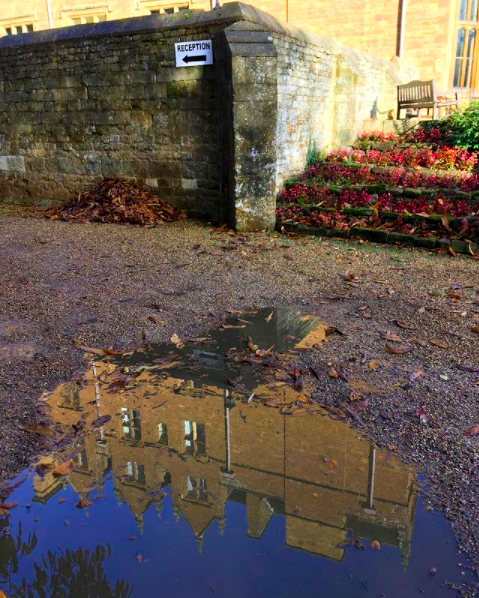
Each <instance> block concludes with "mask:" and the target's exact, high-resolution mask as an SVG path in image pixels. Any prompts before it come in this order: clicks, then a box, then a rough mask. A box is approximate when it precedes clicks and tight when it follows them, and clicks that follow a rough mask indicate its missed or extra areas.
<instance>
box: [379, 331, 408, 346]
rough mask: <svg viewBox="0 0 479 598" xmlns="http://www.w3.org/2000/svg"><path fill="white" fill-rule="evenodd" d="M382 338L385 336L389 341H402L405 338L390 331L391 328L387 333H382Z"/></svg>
mask: <svg viewBox="0 0 479 598" xmlns="http://www.w3.org/2000/svg"><path fill="white" fill-rule="evenodd" d="M381 338H384V339H385V340H387V341H391V342H393V343H402V342H403V340H402V338H401V337H399V336H397V334H393V333H392V332H389V330H388V331H387V332H386V334H381Z"/></svg>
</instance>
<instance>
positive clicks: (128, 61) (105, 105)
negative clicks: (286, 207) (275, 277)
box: [0, 3, 414, 231]
mask: <svg viewBox="0 0 479 598" xmlns="http://www.w3.org/2000/svg"><path fill="white" fill-rule="evenodd" d="M205 39H211V40H212V41H213V46H214V62H213V64H211V65H208V66H188V68H180V67H177V66H176V64H175V52H174V44H175V42H185V41H194V40H205ZM413 75H414V71H412V70H411V69H410V68H409V67H407V65H405V64H403V63H401V62H399V63H397V64H393V63H391V62H389V61H384V60H382V59H378V58H375V57H372V56H370V55H368V54H365V53H363V52H360V51H358V50H354V49H351V48H348V47H346V46H343V45H341V44H338V43H337V42H335V41H333V40H331V39H328V38H323V37H319V36H314V35H311V34H309V33H306V32H304V31H302V30H300V29H297V28H294V27H289V26H287V25H285V24H282V23H281V22H280V21H278V20H277V19H275V18H273V17H272V16H270V15H268V14H267V13H262V12H260V11H257V10H256V9H254V8H253V7H251V6H249V5H245V4H240V3H231V4H227V5H225V6H224V8H222V9H219V10H214V11H209V12H204V11H188V12H187V11H185V12H183V13H181V14H179V13H177V14H173V15H168V14H167V15H164V16H160V17H157V16H149V17H148V16H146V17H141V18H136V19H124V20H119V21H114V22H111V23H110V22H100V23H95V24H89V25H87V24H85V25H83V26H78V27H70V28H65V29H60V30H53V31H39V32H33V33H26V34H23V35H11V36H5V37H3V38H1V39H0V201H3V202H9V203H23V204H35V203H37V204H38V203H43V204H48V203H58V202H62V201H65V200H66V199H69V198H70V197H72V196H75V195H76V194H77V193H78V192H79V191H82V190H83V189H86V188H88V187H90V186H91V185H92V184H94V183H96V182H99V181H100V180H102V179H103V178H105V177H121V178H130V179H134V180H135V181H137V182H138V183H139V184H141V185H142V186H145V187H146V188H149V189H150V190H151V191H153V192H155V193H159V194H160V195H161V197H163V198H164V199H166V200H167V201H169V202H171V203H172V204H174V205H175V206H177V207H180V208H182V209H185V210H186V211H187V212H188V213H189V215H190V216H197V217H203V218H209V219H212V220H216V221H224V220H228V221H229V222H230V223H231V224H232V225H233V226H236V228H237V229H238V230H244V231H248V230H250V231H251V230H258V229H259V230H262V229H271V228H273V227H274V223H275V205H276V195H277V193H278V191H279V189H280V188H281V184H282V183H283V181H284V180H285V178H286V177H288V176H291V175H292V174H295V173H297V172H299V171H301V170H302V169H303V168H304V166H305V163H306V156H307V152H308V148H315V149H318V150H319V149H321V148H328V147H331V146H338V145H345V144H347V143H350V142H351V141H352V140H353V139H354V138H355V137H356V135H357V134H358V133H359V132H360V131H361V130H362V129H363V125H364V121H365V119H369V118H370V117H371V115H372V114H373V113H374V112H375V111H376V110H377V107H378V106H379V107H381V108H382V109H383V111H387V110H388V109H390V108H393V107H394V103H395V90H396V86H397V84H398V83H401V82H405V81H408V80H410V78H411V77H412V76H413Z"/></svg>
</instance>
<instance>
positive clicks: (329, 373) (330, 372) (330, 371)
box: [328, 368, 339, 380]
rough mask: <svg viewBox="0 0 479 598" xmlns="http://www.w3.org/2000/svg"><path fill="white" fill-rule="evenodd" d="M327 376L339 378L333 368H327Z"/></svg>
mask: <svg viewBox="0 0 479 598" xmlns="http://www.w3.org/2000/svg"><path fill="white" fill-rule="evenodd" d="M328 376H329V377H330V378H334V379H335V380H337V379H338V378H339V374H338V372H337V371H336V370H335V369H334V368H330V369H329V370H328Z"/></svg>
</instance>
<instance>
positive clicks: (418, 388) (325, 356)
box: [0, 216, 479, 564]
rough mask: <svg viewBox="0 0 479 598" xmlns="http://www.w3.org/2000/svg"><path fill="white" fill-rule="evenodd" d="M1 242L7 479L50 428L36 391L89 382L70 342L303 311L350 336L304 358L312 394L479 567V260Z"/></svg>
mask: <svg viewBox="0 0 479 598" xmlns="http://www.w3.org/2000/svg"><path fill="white" fill-rule="evenodd" d="M0 239H1V246H2V252H1V253H2V254H1V258H2V265H1V270H0V404H1V405H2V418H1V420H0V478H1V480H2V481H3V482H4V483H5V482H6V481H7V480H8V479H9V478H11V477H12V476H14V475H15V474H17V473H18V472H19V471H21V470H22V468H24V467H25V466H26V465H27V464H28V463H29V461H30V460H31V459H32V457H33V456H34V455H35V454H36V453H37V452H38V451H39V450H40V448H41V437H38V436H36V435H35V434H32V433H30V432H26V431H23V430H22V429H20V428H19V425H20V426H21V425H28V424H31V423H34V422H38V421H40V420H41V417H42V415H41V413H40V412H39V410H38V407H37V405H38V398H39V396H40V395H41V394H42V392H44V391H46V390H50V389H53V388H54V387H55V386H56V385H57V384H58V383H60V382H61V381H64V380H67V379H69V378H71V377H72V376H75V375H77V374H78V373H79V372H81V370H82V366H83V364H84V360H85V356H84V354H83V352H82V351H81V350H80V349H79V348H78V346H77V345H76V344H75V341H81V342H83V343H84V344H85V345H88V346H91V347H107V346H114V347H118V348H120V347H122V348H123V347H126V346H128V345H130V344H137V343H139V342H140V341H141V338H142V330H144V334H145V335H146V340H147V341H148V342H159V341H168V339H169V338H170V337H171V335H172V334H173V333H176V334H178V335H179V336H180V337H181V338H187V337H188V336H190V335H197V334H198V333H201V332H204V331H205V330H207V329H208V328H210V327H212V326H215V324H217V322H218V319H219V318H223V317H225V316H226V315H227V311H226V310H227V309H240V308H244V307H249V306H255V307H261V306H297V307H299V308H301V309H303V310H304V311H305V312H306V313H313V314H316V315H319V316H320V317H321V318H322V319H323V320H324V321H325V322H327V323H328V324H330V325H331V326H335V327H336V328H337V329H338V330H339V331H340V333H335V334H333V335H332V336H330V337H329V339H328V341H327V343H326V344H324V345H323V346H322V347H321V348H320V349H318V350H316V351H313V352H311V353H308V354H306V355H304V356H302V357H301V360H302V362H303V365H304V367H305V368H306V370H307V371H308V372H309V373H310V376H311V378H312V380H313V381H314V382H315V384H316V387H317V392H316V393H315V395H314V398H315V399H316V400H319V401H321V403H323V404H326V405H329V406H331V407H336V408H340V409H341V410H342V412H344V413H346V415H347V416H348V417H349V418H350V419H351V421H352V423H353V425H355V426H358V427H360V428H362V429H364V431H365V434H366V435H367V436H368V437H370V438H372V439H373V440H375V441H376V442H377V444H378V445H379V446H381V447H386V448H388V449H389V450H390V451H392V452H396V453H398V454H399V455H401V456H402V457H403V458H404V459H405V460H406V461H408V462H412V463H414V464H415V465H417V467H418V469H419V470H420V471H421V472H422V473H423V474H424V476H425V478H426V479H427V480H428V482H429V483H428V486H427V490H426V496H427V497H428V498H429V500H430V503H431V505H432V506H434V507H435V508H439V509H440V510H442V511H443V512H444V513H445V514H446V515H447V516H448V517H449V519H450V520H451V522H452V525H453V527H454V529H455V531H456V534H457V536H458V538H459V542H460V545H461V547H462V548H463V549H465V550H467V551H468V552H469V554H471V555H472V557H473V558H474V559H475V561H476V564H479V550H478V548H479V518H478V517H477V513H478V507H479V493H478V469H477V464H478V456H479V435H477V436H474V435H472V432H474V431H475V430H472V431H471V432H470V434H471V435H469V436H468V435H467V433H465V432H466V430H468V428H470V427H471V426H474V425H476V424H479V409H478V407H479V342H478V341H479V334H478V330H479V328H478V327H479V262H478V261H475V260H474V259H472V258H469V257H464V256H463V257H458V258H453V257H451V256H448V255H444V254H431V253H428V252H426V251H418V250H409V249H400V248H397V249H396V248H391V247H381V246H376V245H373V244H367V243H364V244H359V243H345V242H343V241H339V240H319V239H311V238H308V237H284V236H279V235H277V234H275V235H266V234H261V233H258V234H254V235H230V234H227V233H225V232H223V233H212V232H211V228H209V227H208V226H205V225H200V224H196V223H191V222H184V223H179V224H167V225H164V226H159V227H157V228H136V227H128V226H114V225H94V224H67V223H61V222H51V221H46V220H38V219H32V218H17V217H11V216H4V217H3V218H0ZM383 336H387V337H388V339H389V340H388V339H387V338H386V339H385V338H382V337H383ZM398 337H399V338H398ZM310 368H311V369H310ZM313 374H314V375H313ZM477 431H478V432H479V428H478V430H477ZM4 487H5V486H4ZM4 494H5V493H4Z"/></svg>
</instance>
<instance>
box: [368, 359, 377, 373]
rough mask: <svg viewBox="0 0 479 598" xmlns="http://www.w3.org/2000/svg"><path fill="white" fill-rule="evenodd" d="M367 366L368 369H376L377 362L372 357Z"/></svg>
mask: <svg viewBox="0 0 479 598" xmlns="http://www.w3.org/2000/svg"><path fill="white" fill-rule="evenodd" d="M368 368H369V369H370V370H377V369H379V363H378V362H377V361H375V360H374V359H371V361H370V362H369V363H368Z"/></svg>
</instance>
